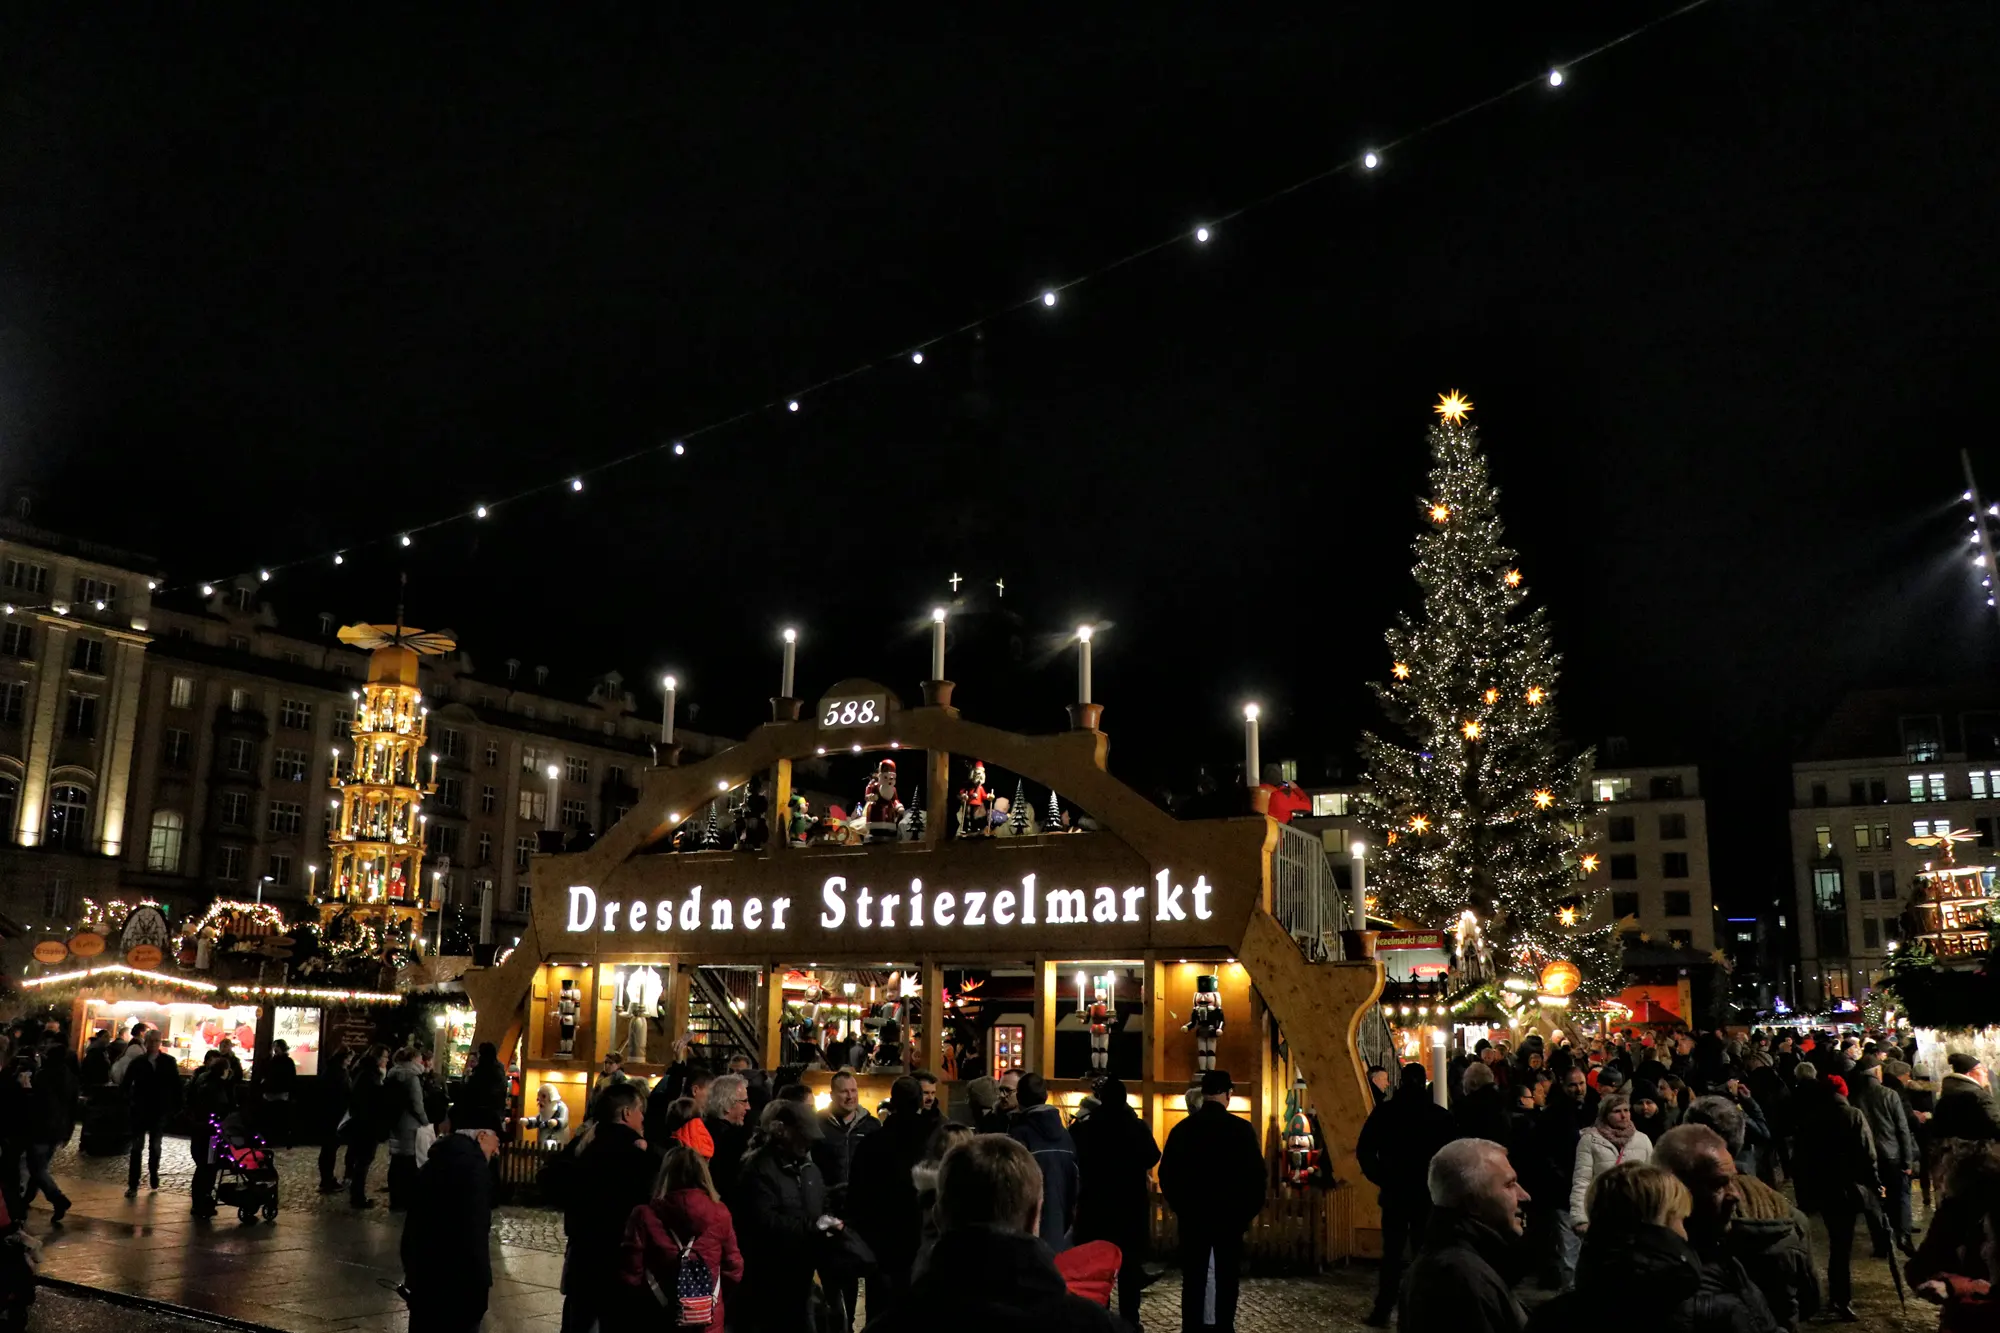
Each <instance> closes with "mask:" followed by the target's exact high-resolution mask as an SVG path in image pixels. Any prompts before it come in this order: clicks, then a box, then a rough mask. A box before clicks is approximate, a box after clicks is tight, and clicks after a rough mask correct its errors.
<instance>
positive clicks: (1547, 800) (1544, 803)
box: [1535, 787, 1567, 924]
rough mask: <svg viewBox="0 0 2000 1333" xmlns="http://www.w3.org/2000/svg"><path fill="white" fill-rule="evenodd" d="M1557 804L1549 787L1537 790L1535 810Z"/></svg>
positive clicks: (1554, 795)
mask: <svg viewBox="0 0 2000 1333" xmlns="http://www.w3.org/2000/svg"><path fill="white" fill-rule="evenodd" d="M1555 803H1556V794H1555V793H1554V792H1552V791H1550V790H1549V789H1548V788H1547V787H1542V788H1538V789H1537V790H1536V792H1535V809H1537V810H1546V809H1548V808H1549V807H1550V806H1552V805H1554V804H1555ZM1565 924H1567V923H1565Z"/></svg>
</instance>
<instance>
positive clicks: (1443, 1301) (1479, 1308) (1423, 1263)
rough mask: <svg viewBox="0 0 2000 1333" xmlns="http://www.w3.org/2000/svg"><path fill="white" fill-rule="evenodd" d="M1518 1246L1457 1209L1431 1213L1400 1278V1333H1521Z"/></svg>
mask: <svg viewBox="0 0 2000 1333" xmlns="http://www.w3.org/2000/svg"><path fill="white" fill-rule="evenodd" d="M1519 1262H1520V1260H1519V1244H1518V1242H1517V1241H1516V1239H1515V1238H1514V1237H1512V1236H1502V1235H1501V1234H1500V1233H1499V1232H1497V1231H1495V1230H1494V1229H1493V1228H1492V1227H1489V1226H1487V1225H1486V1224H1485V1223H1484V1222H1480V1221H1477V1220H1475V1219H1474V1218H1472V1217H1470V1216H1469V1215H1467V1214H1466V1213H1464V1212H1462V1211H1460V1210H1459V1209H1456V1208H1435V1209H1432V1211H1431V1220H1430V1224H1429V1225H1428V1226H1427V1227H1426V1228H1425V1229H1424V1241H1423V1248H1422V1249H1421V1250H1419V1251H1418V1253H1417V1261H1416V1263H1414V1264H1412V1265H1411V1266H1410V1271H1409V1273H1408V1275H1406V1276H1405V1277H1404V1278H1403V1292H1402V1298H1401V1299H1400V1300H1399V1301H1398V1302H1397V1303H1396V1328H1397V1330H1398V1333H1521V1330H1522V1329H1523V1328H1524V1327H1525V1326H1526V1325H1527V1322H1528V1316H1527V1314H1526V1312H1525V1311H1523V1310H1522V1309H1521V1302H1520V1301H1518V1300H1516V1299H1515V1298H1514V1282H1515V1280H1516V1278H1517V1277H1518V1273H1517V1272H1516V1265H1517V1264H1518V1263H1519Z"/></svg>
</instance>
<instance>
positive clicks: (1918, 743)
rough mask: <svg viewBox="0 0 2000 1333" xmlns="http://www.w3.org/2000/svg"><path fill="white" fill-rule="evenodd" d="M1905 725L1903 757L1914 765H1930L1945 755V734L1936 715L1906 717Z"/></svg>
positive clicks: (1903, 722) (1903, 720)
mask: <svg viewBox="0 0 2000 1333" xmlns="http://www.w3.org/2000/svg"><path fill="white" fill-rule="evenodd" d="M1902 725H1903V756H1904V758H1906V759H1908V760H1909V761H1910V762H1911V763H1913V764H1928V763H1930V762H1931V761H1932V760H1934V759H1938V758H1940V757H1942V756H1943V754H1944V732H1943V729H1942V728H1941V727H1939V726H1938V720H1937V715H1936V714H1935V713H1933V714H1930V715H1928V716H1923V717H1906V718H1904V719H1902Z"/></svg>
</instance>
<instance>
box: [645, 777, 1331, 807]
mask: <svg viewBox="0 0 2000 1333" xmlns="http://www.w3.org/2000/svg"><path fill="white" fill-rule="evenodd" d="M619 780H620V781H623V780H624V774H623V773H622V772H621V773H620V774H619ZM1346 813H1347V793H1346V792H1344V791H1318V792H1314V793H1313V814H1314V815H1315V816H1317V817H1319V818H1321V819H1324V818H1327V817H1328V816H1340V815H1345V814H1346Z"/></svg>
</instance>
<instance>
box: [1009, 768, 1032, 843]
mask: <svg viewBox="0 0 2000 1333" xmlns="http://www.w3.org/2000/svg"><path fill="white" fill-rule="evenodd" d="M1007 826H1008V831H1009V832H1010V833H1012V834H1013V835H1014V836H1015V837H1017V838H1018V837H1020V836H1021V835H1022V834H1024V833H1027V832H1029V828H1028V784H1027V782H1026V780H1025V779H1022V778H1015V779H1014V800H1013V810H1012V811H1011V813H1009V815H1008V816H1007Z"/></svg>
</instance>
